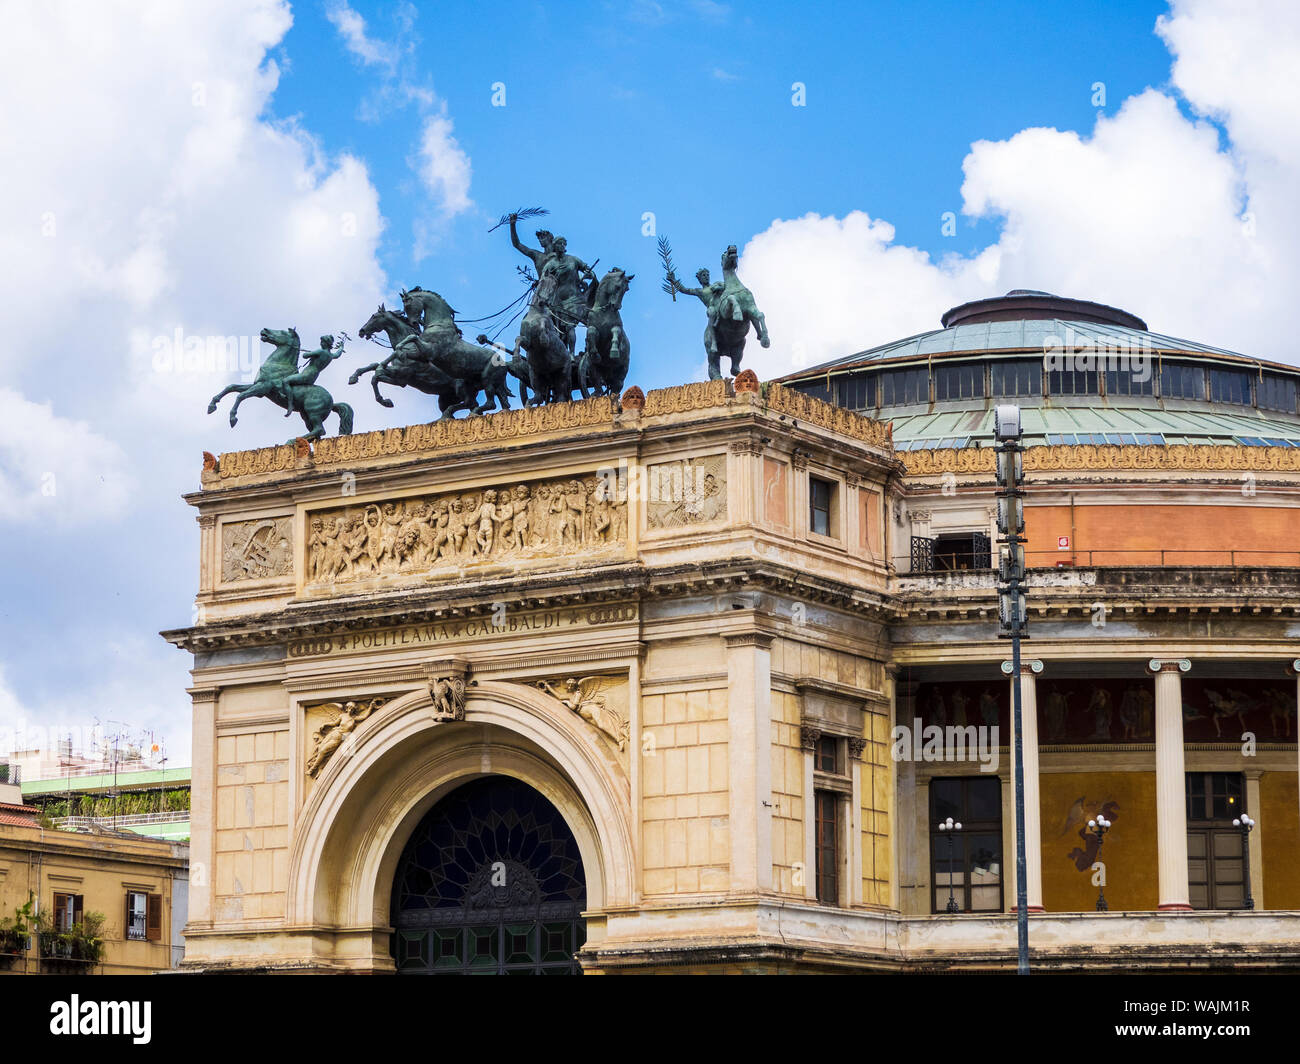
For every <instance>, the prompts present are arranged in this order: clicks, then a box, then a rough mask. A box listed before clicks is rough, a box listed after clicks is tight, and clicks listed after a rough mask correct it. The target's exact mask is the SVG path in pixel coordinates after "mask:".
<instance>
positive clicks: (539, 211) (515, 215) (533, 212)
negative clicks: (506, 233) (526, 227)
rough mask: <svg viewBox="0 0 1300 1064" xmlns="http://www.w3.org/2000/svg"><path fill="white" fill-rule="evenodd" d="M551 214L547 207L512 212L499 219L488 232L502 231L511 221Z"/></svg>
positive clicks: (526, 208) (524, 208) (527, 208)
mask: <svg viewBox="0 0 1300 1064" xmlns="http://www.w3.org/2000/svg"><path fill="white" fill-rule="evenodd" d="M550 213H551V212H550V211H548V210H547V209H546V208H545V207H523V208H521V209H520V210H517V211H511V212H510V213H509V214H503V215H502V216H501V217H500V218H499V219H497V224H496V225H494V226H493V227H492V228H491V229H489V230H488V232H489V233H491V232H492V231H493V230H496V229H500V228H501V227H502V226H503V225H508V224H509V223H510V222H511V220H514V221H516V222H517V221H518V220H519V219H520V218H539V217H541V216H542V215H543V214H550Z"/></svg>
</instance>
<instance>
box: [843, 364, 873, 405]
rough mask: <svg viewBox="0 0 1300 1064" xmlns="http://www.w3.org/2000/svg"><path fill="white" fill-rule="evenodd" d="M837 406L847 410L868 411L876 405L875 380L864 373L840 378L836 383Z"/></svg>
mask: <svg viewBox="0 0 1300 1064" xmlns="http://www.w3.org/2000/svg"><path fill="white" fill-rule="evenodd" d="M837 388H838V392H839V405H840V406H842V407H844V408H845V409H847V410H870V409H873V408H874V407H875V405H876V378H875V377H874V376H871V375H868V374H866V373H854V374H849V375H848V376H845V377H841V378H840V379H839V381H838V382H837Z"/></svg>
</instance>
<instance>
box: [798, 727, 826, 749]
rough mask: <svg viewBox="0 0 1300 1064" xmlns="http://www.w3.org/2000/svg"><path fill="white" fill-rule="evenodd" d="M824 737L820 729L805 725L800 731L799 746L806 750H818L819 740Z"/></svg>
mask: <svg viewBox="0 0 1300 1064" xmlns="http://www.w3.org/2000/svg"><path fill="white" fill-rule="evenodd" d="M821 737H822V730H821V729H820V728H815V727H812V726H811V725H808V724H805V725H803V726H802V727H800V729H799V745H800V746H802V747H803V748H804V749H805V750H816V749H817V740H818V739H820V738H821Z"/></svg>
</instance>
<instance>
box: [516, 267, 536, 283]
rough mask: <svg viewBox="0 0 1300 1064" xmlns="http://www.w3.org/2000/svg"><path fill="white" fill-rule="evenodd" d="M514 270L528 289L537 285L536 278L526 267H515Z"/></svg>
mask: <svg viewBox="0 0 1300 1064" xmlns="http://www.w3.org/2000/svg"><path fill="white" fill-rule="evenodd" d="M515 269H516V270H517V271H518V273H519V279H520V280H521V281H523V282H524V284H526V285H527V286H528V287H529V288H532V287H533V286H534V285H536V284H537V278H536V277H535V276H533V271H532V270H530V269H529V268H528V267H527V266H516V267H515Z"/></svg>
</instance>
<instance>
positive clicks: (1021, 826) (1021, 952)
mask: <svg viewBox="0 0 1300 1064" xmlns="http://www.w3.org/2000/svg"><path fill="white" fill-rule="evenodd" d="M1012 461H1014V458H1013V459H1012ZM1013 538H1015V539H1019V537H1018V536H1016V537H1013ZM1011 676H1012V679H1013V681H1014V682H1013V683H1012V686H1011V692H1012V694H1011V701H1012V708H1013V711H1014V720H1013V722H1012V730H1013V731H1014V732H1015V744H1016V780H1015V787H1016V974H1017V975H1028V974H1029V880H1028V876H1027V869H1026V866H1025V755H1024V744H1023V741H1022V736H1023V734H1024V733H1023V731H1022V729H1021V699H1020V581H1018V580H1017V581H1015V582H1014V583H1013V584H1012V586H1011Z"/></svg>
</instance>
